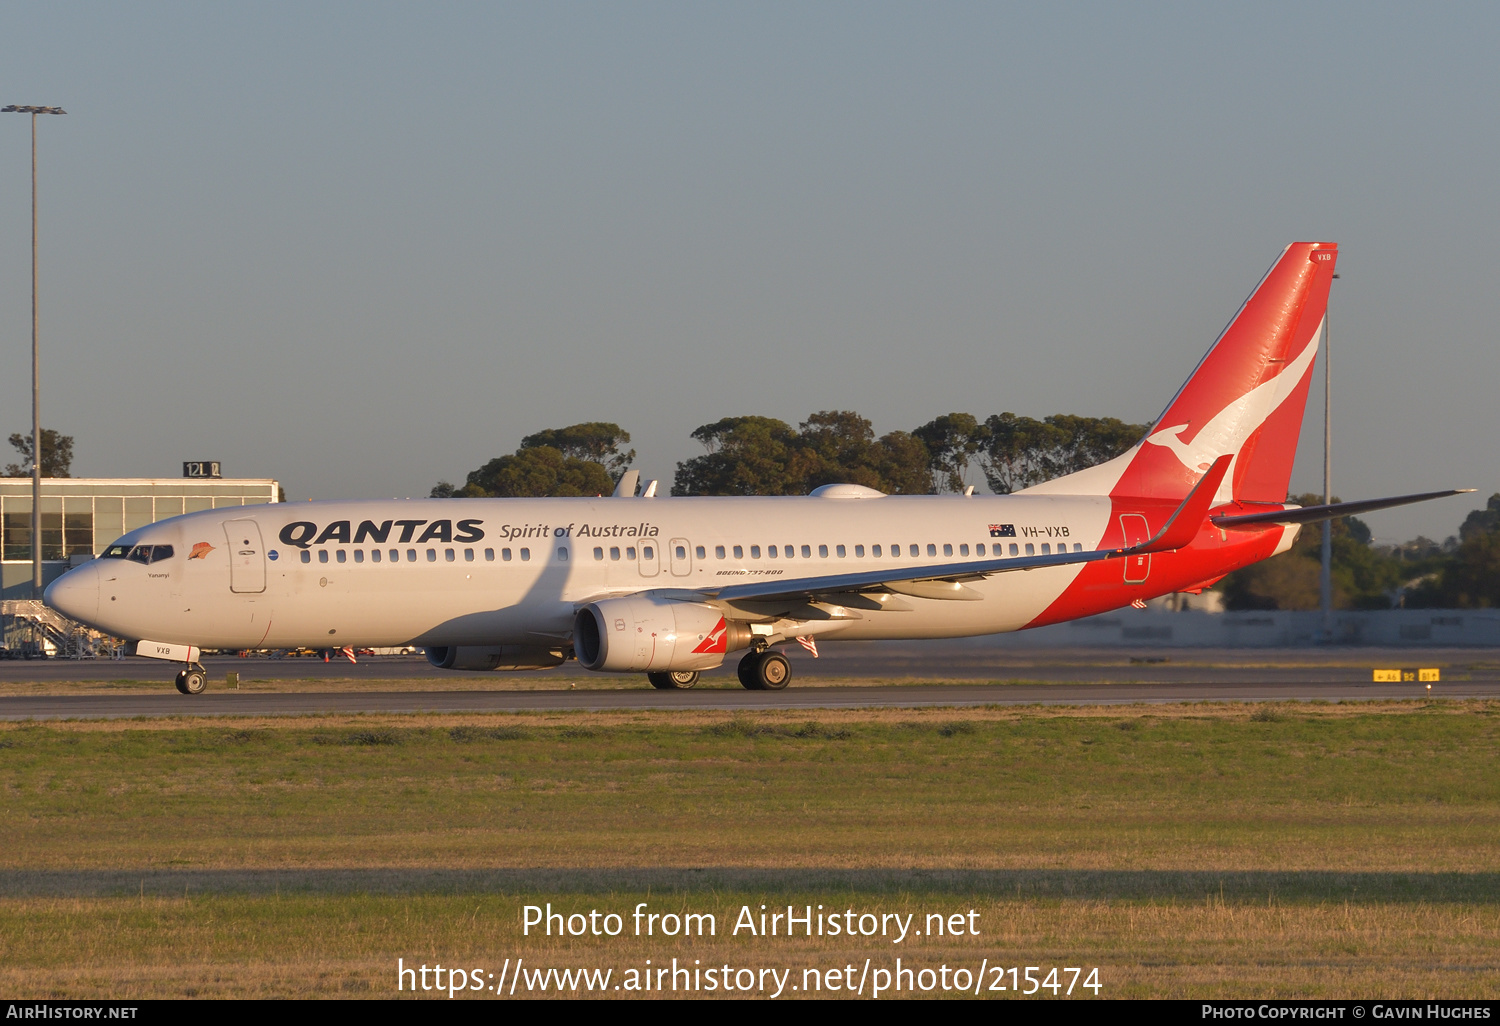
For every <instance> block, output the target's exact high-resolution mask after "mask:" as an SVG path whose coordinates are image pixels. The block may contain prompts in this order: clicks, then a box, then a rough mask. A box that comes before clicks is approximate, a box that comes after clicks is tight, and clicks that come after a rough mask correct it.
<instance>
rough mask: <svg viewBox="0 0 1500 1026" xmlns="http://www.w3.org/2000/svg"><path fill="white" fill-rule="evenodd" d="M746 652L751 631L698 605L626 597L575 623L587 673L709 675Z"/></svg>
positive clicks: (582, 614) (583, 613) (592, 608)
mask: <svg viewBox="0 0 1500 1026" xmlns="http://www.w3.org/2000/svg"><path fill="white" fill-rule="evenodd" d="M749 646H750V628H749V627H747V626H745V625H744V624H742V623H729V622H726V621H725V619H724V616H723V614H722V613H720V612H719V611H718V610H717V609H715V608H714V607H713V606H709V605H705V604H704V603H702V602H675V601H672V600H670V599H663V598H656V597H653V596H650V595H626V596H623V597H621V598H612V599H604V600H603V601H600V602H591V603H589V604H588V605H586V606H584V607H583V608H582V609H580V610H578V613H577V614H576V615H575V616H574V618H573V652H574V654H575V655H577V656H578V662H579V664H580V665H582V666H583V667H584V668H585V669H588V670H620V671H630V670H710V669H713V668H714V667H715V666H718V665H719V664H720V663H722V662H723V661H724V655H725V653H728V652H733V651H734V650H736V649H740V648H748V647H749Z"/></svg>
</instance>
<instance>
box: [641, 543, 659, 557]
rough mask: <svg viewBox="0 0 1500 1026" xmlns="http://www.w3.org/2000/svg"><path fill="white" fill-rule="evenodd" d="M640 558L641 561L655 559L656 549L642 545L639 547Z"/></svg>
mask: <svg viewBox="0 0 1500 1026" xmlns="http://www.w3.org/2000/svg"><path fill="white" fill-rule="evenodd" d="M641 558H642V559H655V558H656V549H655V547H654V546H651V545H642V546H641Z"/></svg>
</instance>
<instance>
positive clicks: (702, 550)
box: [695, 545, 724, 559]
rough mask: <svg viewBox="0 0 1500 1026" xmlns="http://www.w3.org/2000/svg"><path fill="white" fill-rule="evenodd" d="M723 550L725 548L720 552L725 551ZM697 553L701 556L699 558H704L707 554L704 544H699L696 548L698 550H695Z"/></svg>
mask: <svg viewBox="0 0 1500 1026" xmlns="http://www.w3.org/2000/svg"><path fill="white" fill-rule="evenodd" d="M723 551H724V550H723V549H720V550H719V552H720V553H722V552H723ZM695 554H696V555H697V557H698V558H699V559H703V558H704V556H705V555H706V552H705V551H704V548H703V546H702V545H699V546H698V547H697V549H696V550H695ZM721 558H722V557H721Z"/></svg>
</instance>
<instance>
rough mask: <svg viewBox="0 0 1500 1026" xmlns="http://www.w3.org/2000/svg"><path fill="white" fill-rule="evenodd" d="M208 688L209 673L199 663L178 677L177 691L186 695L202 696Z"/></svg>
mask: <svg viewBox="0 0 1500 1026" xmlns="http://www.w3.org/2000/svg"><path fill="white" fill-rule="evenodd" d="M207 687H208V671H207V670H205V669H203V667H201V666H199V665H198V664H197V663H194V664H193V665H192V666H189V667H188V668H187V669H186V670H183V671H182V672H181V673H179V674H178V675H177V690H178V691H180V692H182V693H183V694H184V695H201V694H203V692H204V689H206V688H207Z"/></svg>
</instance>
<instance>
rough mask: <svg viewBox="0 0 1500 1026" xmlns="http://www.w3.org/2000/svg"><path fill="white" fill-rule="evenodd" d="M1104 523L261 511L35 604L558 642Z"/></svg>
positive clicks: (61, 587)
mask: <svg viewBox="0 0 1500 1026" xmlns="http://www.w3.org/2000/svg"><path fill="white" fill-rule="evenodd" d="M1110 516H1111V504H1110V500H1109V498H1108V497H1105V496H1099V497H1090V496H1061V495H1016V496H968V497H965V496H884V497H879V498H832V497H820V496H811V497H775V498H656V499H624V498H595V499H426V500H406V501H397V500H386V501H359V502H304V503H277V504H270V505H264V506H247V507H239V508H232V509H219V510H212V511H205V512H201V513H192V514H188V515H186V516H182V517H175V518H173V519H171V520H165V521H162V522H160V523H156V524H152V525H150V526H148V527H144V528H141V529H139V530H137V531H134V532H131V533H130V534H128V535H126V536H125V537H124V538H122V539H121V540H120V542H119V543H117V544H118V545H119V546H121V547H127V546H128V547H134V546H140V545H147V544H155V545H170V546H172V551H173V554H172V556H171V557H170V558H165V559H162V560H160V561H157V562H152V563H149V564H144V563H140V562H135V561H133V560H131V559H128V558H112V559H97V560H94V561H93V562H91V563H89V564H86V565H85V566H84V567H80V568H77V569H75V570H73V571H71V572H70V573H69V574H67V575H66V576H65V577H64V578H62V579H60V580H59V581H58V582H57V583H56V584H54V586H53V588H52V590H51V591H50V592H49V601H50V602H52V604H53V605H55V606H57V607H58V608H60V609H62V610H63V611H64V612H65V613H67V614H68V615H70V616H73V617H74V618H75V619H78V620H81V621H83V622H85V623H88V624H91V625H93V626H95V627H98V628H99V629H101V630H104V631H108V632H110V633H111V634H114V635H117V636H121V637H126V638H130V639H145V638H149V639H151V640H153V641H162V642H171V643H179V644H190V645H197V646H201V647H205V648H261V647H277V648H281V647H291V646H344V645H355V646H387V645H402V644H416V645H427V646H434V645H533V646H535V645H541V644H549V643H551V644H556V643H558V642H561V641H565V640H566V638H567V636H568V634H569V632H570V631H571V630H572V625H573V616H574V612H575V609H576V608H577V607H578V606H579V604H580V603H583V602H587V601H593V600H597V599H600V598H606V597H610V596H615V595H624V594H630V593H636V592H642V591H659V590H683V591H688V590H691V591H699V590H701V589H713V588H716V587H723V586H725V585H728V584H737V583H744V582H747V581H756V580H770V579H776V578H783V577H784V578H788V579H792V578H804V577H815V576H820V575H827V574H840V573H851V572H857V571H863V570H883V569H886V568H889V567H909V566H911V565H912V564H922V563H928V564H938V563H945V564H946V563H954V562H962V561H964V560H965V559H976V560H977V559H981V558H993V556H994V555H1008V554H1012V546H1014V547H1015V548H1014V553H1015V554H1020V555H1026V554H1030V553H1029V551H1028V549H1029V550H1030V552H1041V551H1043V547H1044V546H1046V547H1047V548H1048V549H1052V550H1055V551H1063V550H1062V548H1060V546H1066V547H1067V548H1068V549H1070V550H1071V549H1075V548H1079V547H1081V548H1082V549H1084V550H1088V549H1093V548H1095V547H1097V546H1098V545H1100V544H1101V540H1102V538H1103V536H1104V534H1105V531H1106V528H1107V526H1108V521H1109V519H1110ZM252 528H253V529H252ZM362 528H363V530H362ZM997 546H999V550H998V551H997ZM773 551H774V552H775V555H774V556H773V555H772V554H771V553H772V552H773ZM1078 573H1079V567H1078V566H1076V565H1075V566H1061V567H1046V568H1038V569H1034V570H1031V571H1027V572H1024V573H1009V574H998V575H996V576H993V577H990V578H987V579H979V580H975V581H973V582H971V583H970V584H969V585H968V587H969V588H971V589H972V590H973V591H974V592H977V593H978V594H979V595H980V596H981V599H980V600H978V601H946V600H934V599H928V598H921V597H911V596H896V597H894V600H893V601H891V602H889V603H888V606H887V607H884V608H879V609H873V610H865V611H863V612H861V613H859V614H857V618H851V619H848V620H843V621H840V622H839V623H838V624H837V625H836V630H837V634H838V636H839V637H841V638H933V637H956V636H963V635H974V634H988V633H994V632H999V631H1009V630H1016V629H1018V628H1020V627H1023V626H1025V625H1027V624H1028V623H1030V622H1031V621H1033V620H1034V619H1036V617H1037V616H1038V615H1039V614H1041V613H1042V611H1043V610H1045V609H1047V607H1048V606H1049V605H1050V604H1051V603H1053V602H1054V601H1055V600H1056V599H1057V598H1058V596H1059V595H1061V594H1062V592H1063V591H1064V590H1065V589H1066V588H1067V587H1068V585H1069V584H1070V583H1071V582H1072V581H1073V580H1074V579H1075V578H1076V577H1077V575H1078ZM1145 583H1146V582H1142V584H1145ZM1163 590H1167V589H1165V588H1163ZM1143 593H1144V594H1151V593H1153V592H1150V591H1148V590H1147V589H1146V588H1142V589H1140V590H1139V591H1136V592H1135V594H1143ZM1124 601H1129V599H1128V598H1126V599H1125V600H1124ZM1111 604H1114V605H1118V604H1122V603H1121V602H1119V601H1114V600H1111ZM1105 608H1108V606H1107V605H1106V606H1105ZM741 612H742V614H743V615H744V616H745V617H746V618H747V619H754V618H755V617H756V616H757V615H760V614H761V613H765V611H764V610H757V609H756V607H754V605H753V604H752V605H750V606H749V607H747V609H746V610H742V611H741ZM765 615H767V616H769V615H770V614H769V613H765ZM828 627H829V628H834V627H835V625H832V624H830V625H828Z"/></svg>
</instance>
